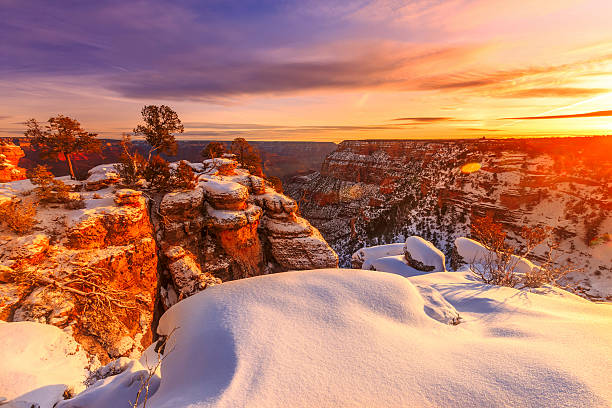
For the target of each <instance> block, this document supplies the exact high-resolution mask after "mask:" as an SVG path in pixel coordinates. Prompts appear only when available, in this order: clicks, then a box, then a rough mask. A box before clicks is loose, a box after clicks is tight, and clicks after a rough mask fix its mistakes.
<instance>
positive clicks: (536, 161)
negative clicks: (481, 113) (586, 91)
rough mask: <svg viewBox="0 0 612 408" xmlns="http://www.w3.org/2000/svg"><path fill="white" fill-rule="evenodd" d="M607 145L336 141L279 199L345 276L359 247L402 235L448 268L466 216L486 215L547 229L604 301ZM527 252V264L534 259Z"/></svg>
mask: <svg viewBox="0 0 612 408" xmlns="http://www.w3.org/2000/svg"><path fill="white" fill-rule="evenodd" d="M611 151H612V140H610V138H606V137H599V138H557V139H522V140H514V139H505V140H455V141H441V140H434V141H416V140H412V141H388V140H365V141H345V142H342V143H341V144H340V145H339V146H338V148H337V150H336V151H335V152H333V153H332V154H330V155H329V156H327V158H326V159H325V161H324V163H323V164H322V166H321V170H320V172H317V173H313V174H310V175H307V176H300V177H295V178H293V179H292V181H291V182H290V183H287V184H286V185H285V191H286V193H287V194H289V195H290V196H292V197H294V198H295V199H296V200H297V201H298V203H299V204H300V210H301V214H302V216H304V217H305V218H306V219H308V220H309V221H310V222H311V223H312V224H313V225H314V226H316V227H317V228H318V229H319V230H320V231H321V233H322V234H323V236H324V237H325V239H326V240H327V241H328V242H329V243H330V244H331V245H332V247H333V248H334V249H335V250H336V252H337V253H338V255H339V257H340V264H341V265H342V266H350V257H351V254H352V253H353V252H355V251H356V250H358V249H359V248H362V247H364V246H371V245H377V244H385V243H392V242H399V241H402V240H403V239H405V237H407V236H410V235H419V236H423V237H424V238H426V239H428V240H431V241H432V242H434V243H435V245H436V246H437V247H439V248H441V249H443V250H444V251H445V253H446V255H447V258H450V255H451V252H452V243H453V241H454V239H455V238H456V237H458V236H465V235H469V230H470V228H469V225H470V221H471V220H472V219H473V217H474V216H484V215H486V214H488V213H490V214H493V215H494V218H495V220H497V221H499V222H501V223H502V224H503V225H504V227H505V228H506V229H507V230H508V231H510V234H509V238H510V240H511V241H515V243H516V241H517V234H518V232H519V231H520V230H521V228H522V227H523V226H524V225H540V226H542V225H545V226H550V227H552V228H553V231H554V236H555V237H556V238H557V239H558V240H559V241H560V251H561V258H560V261H566V260H571V261H573V262H575V263H576V264H577V265H578V266H580V267H584V268H585V271H586V273H585V274H583V275H579V276H574V279H577V280H579V281H580V285H582V286H583V287H585V289H586V290H588V291H589V293H590V294H591V295H593V296H602V297H606V296H610V295H612V270H611V268H612V243H611V242H610V233H611V232H612V215H611V214H612V198H611V197H612V194H611V193H612V157H611V155H610V152H611ZM542 257H543V253H542V252H536V254H535V256H534V260H536V261H537V260H538V259H542Z"/></svg>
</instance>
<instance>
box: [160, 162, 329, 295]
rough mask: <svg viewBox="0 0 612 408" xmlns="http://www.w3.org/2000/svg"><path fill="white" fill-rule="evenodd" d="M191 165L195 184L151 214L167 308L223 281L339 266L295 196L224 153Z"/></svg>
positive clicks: (170, 195)
mask: <svg viewBox="0 0 612 408" xmlns="http://www.w3.org/2000/svg"><path fill="white" fill-rule="evenodd" d="M193 166H194V170H195V171H196V173H197V174H199V183H198V186H197V187H196V188H195V189H194V190H192V191H177V192H172V193H167V194H165V195H164V196H163V198H162V199H161V201H160V203H159V211H158V213H159V216H158V217H156V216H155V215H154V219H155V220H156V221H155V224H156V226H157V239H158V242H159V243H160V246H161V248H162V250H163V254H164V259H163V265H164V267H163V268H162V269H163V272H162V275H163V276H162V301H163V305H164V307H169V306H171V305H172V304H173V303H175V302H176V301H178V300H181V299H183V298H185V297H187V296H191V295H193V294H194V293H196V292H198V291H200V290H203V289H205V288H206V287H208V286H210V285H214V284H219V283H221V282H223V281H230V280H235V279H242V278H248V277H251V276H257V275H262V274H266V273H273V272H282V271H288V270H297V269H315V268H328V267H334V266H336V265H338V257H337V255H336V254H335V252H334V251H333V249H332V248H331V247H330V246H329V245H328V244H327V242H325V240H324V239H323V237H322V236H321V234H320V233H319V232H318V230H317V229H316V228H314V227H313V226H312V225H310V223H309V222H308V221H306V220H305V219H303V218H301V217H299V216H298V215H297V214H296V213H297V210H298V206H297V203H296V202H295V200H293V199H291V198H289V197H287V196H285V195H283V194H279V193H277V192H276V191H274V189H273V188H272V186H271V185H269V183H267V182H266V181H265V180H264V179H263V178H261V177H258V176H254V175H251V174H249V172H248V171H246V170H244V169H241V168H238V167H237V163H236V162H235V161H234V160H231V159H227V158H222V159H213V160H206V161H204V163H203V165H202V166H199V165H193ZM154 213H156V212H155V211H154Z"/></svg>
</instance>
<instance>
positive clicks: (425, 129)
mask: <svg viewBox="0 0 612 408" xmlns="http://www.w3.org/2000/svg"><path fill="white" fill-rule="evenodd" d="M0 18H1V19H2V24H1V25H0V108H1V109H0V136H18V135H22V134H23V130H24V125H23V122H24V121H25V120H26V119H28V118H31V117H34V118H36V119H38V120H46V119H48V118H49V117H50V116H54V115H56V114H60V113H61V114H65V115H68V116H71V117H74V118H76V119H78V120H79V121H80V122H81V123H82V124H83V126H84V127H85V128H86V129H87V130H89V131H92V132H97V133H99V134H100V135H101V136H104V137H118V136H120V134H121V132H124V131H129V130H131V129H132V128H133V127H134V126H135V125H137V124H138V122H139V111H140V109H141V108H142V106H143V105H145V104H167V105H170V106H172V107H173V108H174V109H175V110H176V111H177V112H178V113H179V116H180V117H181V119H182V120H183V122H184V124H185V134H184V136H182V137H183V138H204V139H216V140H227V139H233V138H234V137H237V136H243V137H246V138H247V139H250V140H314V141H340V140H343V139H358V138H435V137H440V138H448V137H482V136H486V137H502V136H569V135H601V134H611V133H612V1H610V0H593V1H576V0H538V1H526V0H523V1H508V0H473V1H470V0H448V1H441V0H439V1H426V0H417V1H375V0H374V1H365V0H364V1H350V2H349V1H346V2H344V1H331V0H321V1H318V0H300V1H282V2H280V1H278V2H273V1H264V0H253V1H233V0H220V1H213V0H210V1H196V0H192V1H172V2H170V1H168V2H162V1H125V0H119V1H81V0H74V1H47V0H41V1H29V0H0Z"/></svg>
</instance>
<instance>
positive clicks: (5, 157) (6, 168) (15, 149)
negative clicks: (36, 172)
mask: <svg viewBox="0 0 612 408" xmlns="http://www.w3.org/2000/svg"><path fill="white" fill-rule="evenodd" d="M24 156H25V154H24V152H23V150H21V148H20V147H19V146H16V145H14V144H2V143H0V183H6V182H9V181H15V180H23V179H24V178H26V170H25V169H23V168H21V167H19V165H18V164H19V159H21V158H22V157H24Z"/></svg>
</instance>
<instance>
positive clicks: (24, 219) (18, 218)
mask: <svg viewBox="0 0 612 408" xmlns="http://www.w3.org/2000/svg"><path fill="white" fill-rule="evenodd" d="M37 222H38V220H37V219H36V205H35V204H33V203H31V202H22V201H20V200H16V199H14V200H11V201H10V202H9V203H8V204H5V205H3V206H0V223H2V224H4V225H6V226H7V227H9V228H10V229H11V230H13V231H14V232H16V233H17V234H20V235H23V234H25V233H27V232H30V231H31V230H32V228H33V227H34V225H36V223H37Z"/></svg>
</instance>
